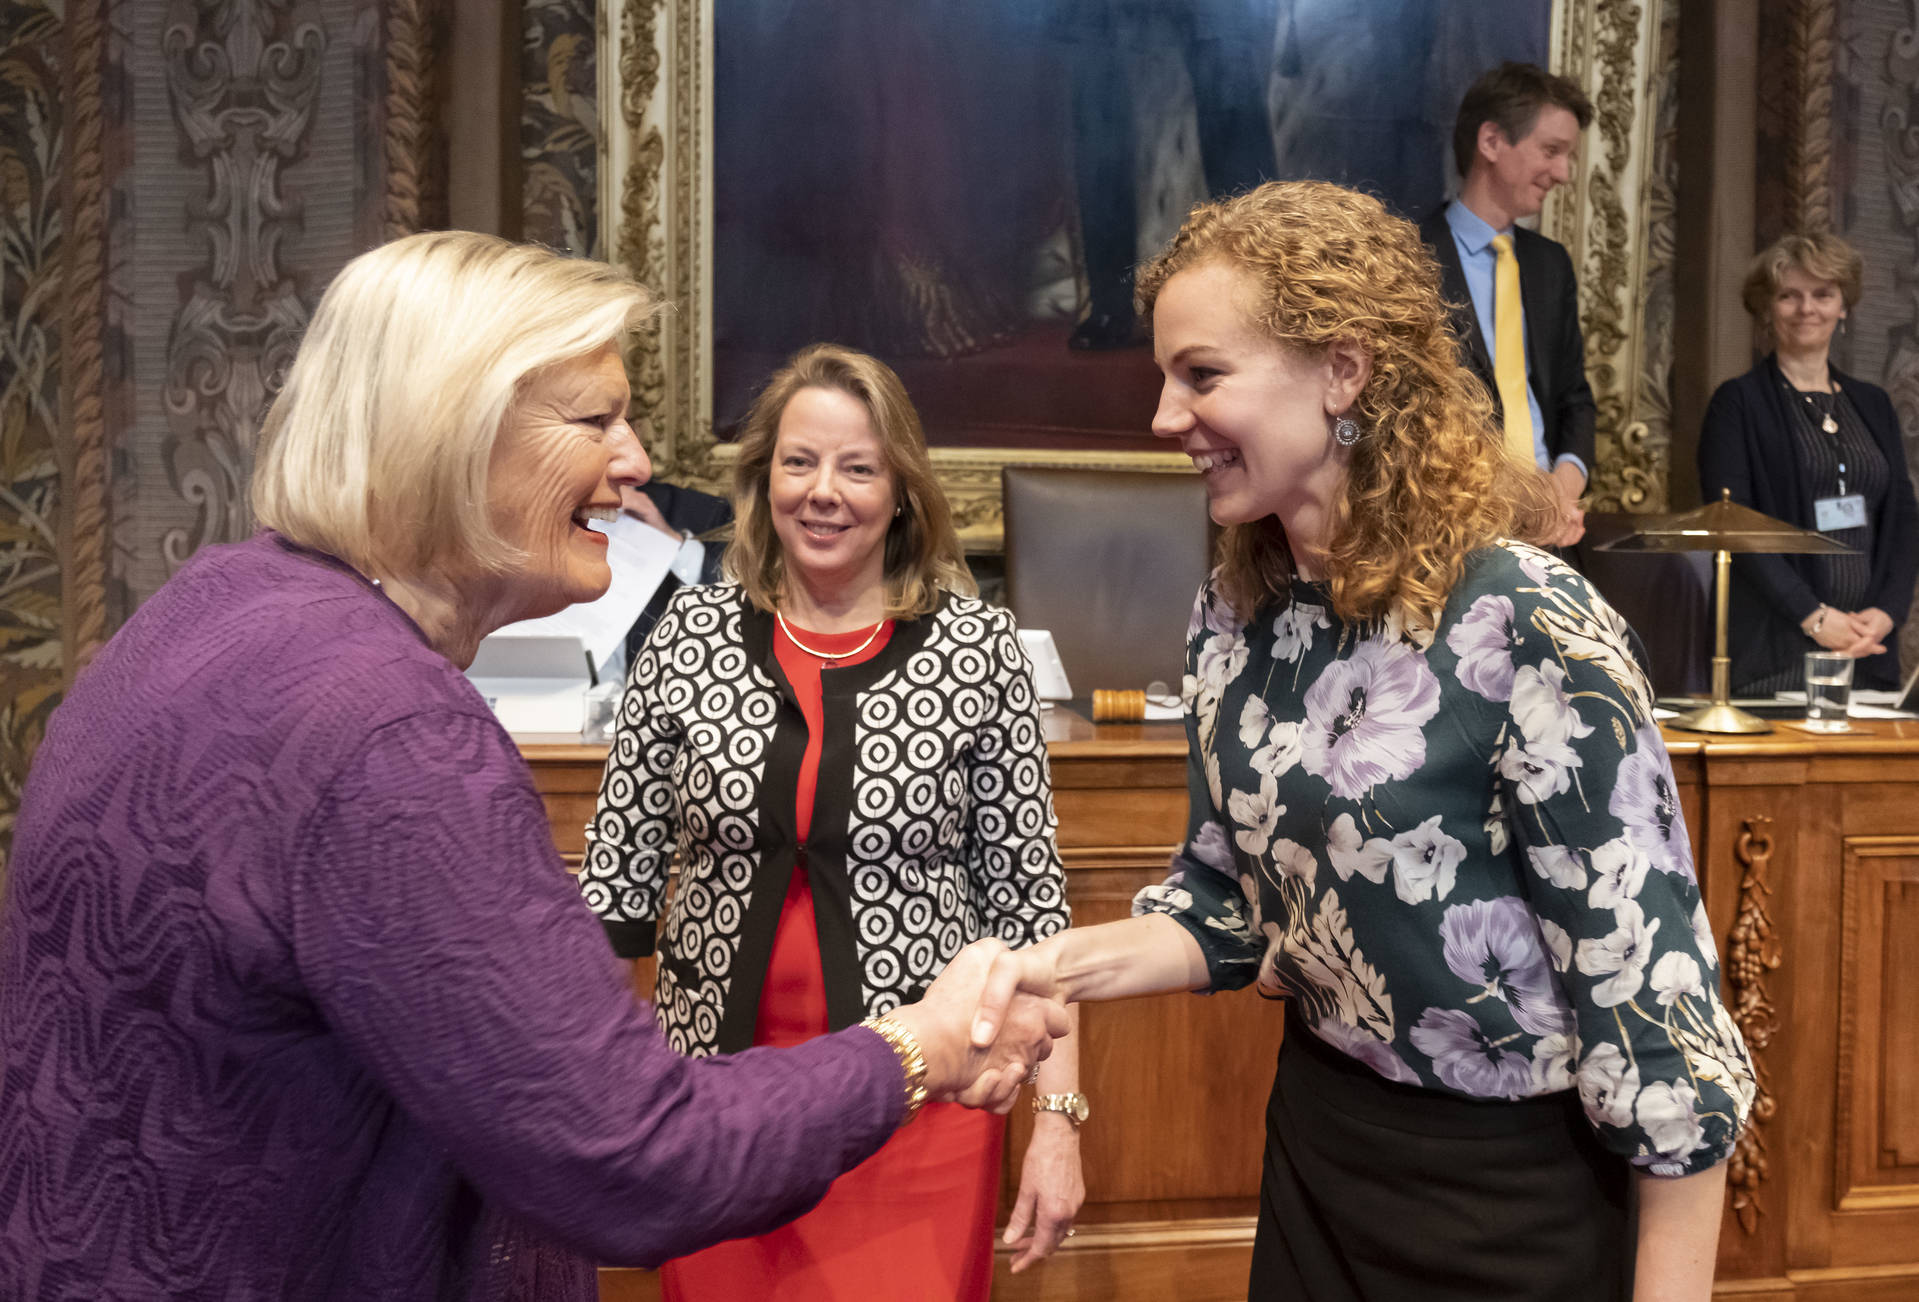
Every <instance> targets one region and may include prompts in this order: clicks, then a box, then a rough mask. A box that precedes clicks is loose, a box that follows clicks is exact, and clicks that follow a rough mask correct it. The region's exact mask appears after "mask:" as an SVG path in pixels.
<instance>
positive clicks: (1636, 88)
mask: <svg viewBox="0 0 1919 1302" xmlns="http://www.w3.org/2000/svg"><path fill="white" fill-rule="evenodd" d="M599 3H600V9H599V40H600V59H599V69H600V78H601V83H600V104H601V109H600V113H601V126H602V130H601V143H600V149H601V154H600V211H601V212H602V213H604V214H606V215H607V220H608V221H609V222H610V223H611V231H612V238H611V239H610V240H609V241H608V249H609V256H610V257H612V258H613V259H614V260H616V261H618V262H620V263H622V264H624V265H625V266H626V267H628V268H629V269H631V270H632V271H633V273H634V274H635V275H636V276H638V277H639V279H640V280H641V281H643V282H644V283H645V284H647V285H649V286H652V287H653V288H655V289H657V290H659V291H660V292H661V293H662V294H663V295H665V297H666V298H667V299H668V300H670V302H671V303H672V304H673V312H672V314H671V315H670V316H669V317H667V318H666V320H665V321H664V322H663V324H662V326H661V328H659V329H657V330H655V331H652V332H649V333H646V334H643V335H641V336H640V337H639V338H637V339H636V340H635V342H634V344H633V346H632V349H631V351H630V353H629V356H628V359H627V360H628V371H629V373H630V374H631V376H632V379H633V390H634V396H635V399H636V401H637V403H638V405H639V407H640V409H641V410H642V411H644V412H646V413H648V415H649V416H650V417H651V419H652V422H653V427H654V429H653V435H652V438H651V440H650V448H651V450H652V452H653V462H654V465H655V468H656V471H657V473H659V474H660V475H661V476H663V477H670V478H672V479H674V480H675V481H676V482H685V483H691V484H695V485H700V486H705V487H709V488H715V487H718V486H719V485H721V484H722V483H723V482H724V479H725V476H726V474H727V470H728V466H729V464H730V456H729V451H730V450H729V449H728V448H726V447H725V446H724V445H717V444H716V443H715V441H714V438H713V412H712V398H711V389H712V338H713V329H712V318H711V309H712V276H711V263H712V254H713V237H712V221H711V212H710V202H711V194H712V140H713V132H712V109H713V104H712V96H713V85H712V76H711V73H712V67H713V0H599ZM1663 12H1664V5H1663V3H1661V0H1554V13H1553V37H1552V63H1553V66H1554V67H1555V68H1557V69H1558V70H1560V71H1561V72H1564V73H1566V74H1568V75H1570V76H1573V77H1575V78H1577V79H1578V80H1579V82H1580V83H1581V84H1582V85H1584V86H1585V87H1587V89H1588V91H1589V93H1591V94H1592V95H1593V98H1594V102H1595V104H1596V106H1597V108H1598V121H1597V123H1596V124H1595V128H1594V131H1593V133H1592V134H1591V136H1590V137H1589V140H1588V144H1587V147H1586V149H1585V150H1584V151H1583V153H1582V157H1581V162H1580V172H1579V176H1578V178H1577V179H1576V183H1575V185H1574V186H1573V187H1572V191H1571V194H1570V196H1569V198H1568V199H1560V201H1559V202H1556V203H1553V204H1551V205H1550V206H1549V207H1548V209H1547V211H1546V213H1545V215H1544V229H1545V230H1547V231H1548V232H1549V233H1550V234H1552V235H1553V237H1554V238H1556V239H1558V240H1560V241H1561V242H1562V243H1564V244H1565V245H1566V246H1567V247H1568V248H1569V249H1571V250H1572V254H1573V259H1574V262H1575V265H1576V266H1578V268H1579V272H1580V281H1581V286H1582V291H1583V297H1584V307H1583V311H1582V315H1583V318H1584V322H1585V327H1586V338H1587V345H1586V346H1587V367H1588V371H1589V373H1590V375H1591V377H1592V381H1593V389H1594V392H1595V394H1596V396H1597V397H1598V400H1599V412H1600V418H1599V428H1600V436H1601V439H1602V445H1601V446H1602V451H1601V462H1602V465H1601V467H1600V471H1599V474H1598V475H1597V476H1596V477H1595V478H1596V483H1595V485H1594V486H1595V489H1596V490H1597V491H1598V495H1599V499H1600V501H1601V502H1602V504H1604V505H1610V506H1618V505H1624V506H1626V507H1628V508H1631V507H1635V506H1637V507H1640V508H1642V509H1644V508H1646V507H1653V508H1656V507H1658V506H1660V505H1663V498H1664V466H1663V453H1664V445H1665V429H1664V422H1665V418H1666V404H1665V399H1664V393H1665V376H1666V371H1667V370H1669V368H1670V356H1671V354H1670V331H1669V330H1668V331H1667V332H1666V333H1665V335H1664V336H1663V338H1664V341H1665V342H1664V349H1665V353H1664V364H1663V366H1660V367H1659V369H1658V371H1657V377H1658V378H1657V383H1656V384H1642V383H1640V377H1641V376H1642V374H1646V369H1647V366H1648V364H1649V363H1652V364H1655V365H1657V364H1658V363H1659V357H1658V356H1657V354H1658V351H1659V349H1658V348H1657V347H1655V348H1654V349H1653V350H1652V353H1653V355H1652V356H1648V349H1647V346H1646V343H1647V341H1646V340H1645V338H1644V337H1643V336H1644V334H1645V331H1644V329H1643V323H1644V321H1645V318H1646V312H1645V306H1646V293H1645V286H1646V284H1647V280H1648V273H1649V271H1650V270H1655V269H1656V267H1657V265H1658V263H1657V259H1658V257H1660V256H1669V250H1670V244H1671V240H1670V233H1668V238H1667V239H1666V241H1665V242H1664V247H1665V249H1666V250H1667V251H1668V253H1667V254H1664V255H1661V254H1655V253H1654V251H1653V250H1652V249H1651V247H1650V245H1651V243H1652V242H1651V241H1650V240H1649V239H1648V231H1649V228H1650V226H1651V224H1652V222H1653V219H1654V207H1655V205H1654V193H1653V192H1654V190H1655V188H1656V187H1655V186H1654V185H1653V184H1652V182H1651V173H1652V169H1653V158H1654V154H1655V149H1654V144H1655V140H1654V131H1655V124H1656V118H1657V117H1658V114H1657V113H1656V112H1655V111H1653V109H1654V108H1655V107H1656V106H1657V104H1658V103H1659V102H1660V98H1661V89H1662V87H1661V83H1662V81H1663V80H1664V79H1665V77H1666V76H1667V73H1668V66H1667V65H1668V62H1669V61H1668V60H1665V59H1662V58H1661V57H1660V45H1661V37H1662V23H1661V18H1662V15H1663ZM1668 216H1669V214H1668ZM1655 408H1656V410H1655ZM934 464H935V465H936V467H937V468H938V470H939V474H940V478H941V481H942V482H943V483H944V484H945V486H946V490H947V492H948V494H949V495H950V496H951V498H952V500H953V505H954V510H955V513H956V516H957V522H958V523H959V525H960V528H961V531H962V536H963V537H964V539H965V541H966V543H967V545H968V546H969V547H971V548H974V549H978V550H996V549H997V548H998V546H999V539H1000V521H1001V516H1000V501H999V472H1000V468H1001V467H1002V466H1006V465H1073V466H1082V467H1086V466H1093V467H1113V468H1126V469H1152V470H1168V471H1177V470H1184V469H1186V468H1187V464H1188V463H1187V461H1186V458H1184V457H1182V456H1179V455H1177V454H1169V453H1158V452H1134V453H1111V452H1060V451H1051V450H1039V449H1028V448H1018V447H1005V448H981V449H958V448H953V449H938V450H936V451H935V452H934Z"/></svg>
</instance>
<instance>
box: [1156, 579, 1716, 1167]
mask: <svg viewBox="0 0 1919 1302" xmlns="http://www.w3.org/2000/svg"><path fill="white" fill-rule="evenodd" d="M1630 636H1631V635H1630V633H1629V631H1628V630H1627V628H1626V625H1625V623H1624V621H1623V620H1621V619H1620V618H1619V616H1618V615H1617V614H1616V613H1614V611H1613V610H1612V609H1611V607H1609V606H1607V605H1606V604H1605V602H1604V601H1603V600H1601V599H1600V598H1599V597H1598V596H1597V595H1596V594H1595V593H1594V592H1593V590H1592V588H1591V587H1589V586H1588V585H1587V583H1586V582H1585V580H1584V579H1582V578H1581V577H1580V576H1579V575H1578V574H1576V573H1575V572H1574V571H1572V570H1571V569H1569V568H1568V567H1567V566H1566V565H1564V564H1563V563H1562V562H1560V561H1559V560H1557V559H1555V558H1554V557H1552V556H1550V555H1548V554H1546V553H1544V552H1542V551H1539V550H1537V549H1536V548H1533V547H1529V546H1526V545H1524V544H1519V543H1505V544H1501V545H1499V546H1496V547H1489V548H1486V549H1484V550H1482V551H1479V552H1476V553H1474V554H1473V555H1472V556H1470V557H1469V558H1468V559H1467V564H1466V568H1465V573H1464V575H1463V576H1462V578H1461V580H1460V582H1459V583H1458V585H1457V586H1456V587H1455V589H1454V591H1453V593H1452V595H1451V598H1450V599H1449V601H1448V602H1447V605H1446V609H1445V611H1444V613H1443V615H1442V617H1441V620H1440V623H1439V627H1438V628H1437V629H1436V630H1419V629H1405V628H1402V627H1399V626H1398V624H1397V622H1396V621H1393V620H1387V621H1384V622H1382V623H1378V624H1374V625H1367V626H1348V625H1345V624H1343V623H1340V622H1338V621H1336V620H1335V619H1334V618H1333V617H1332V614H1331V610H1330V604H1329V602H1328V600H1327V597H1326V593H1325V590H1324V589H1323V588H1322V587H1319V586H1318V585H1315V584H1310V583H1295V584H1294V585H1293V588H1292V590H1291V592H1290V594H1289V595H1288V596H1287V597H1285V598H1282V599H1280V600H1279V601H1278V602H1277V603H1276V604H1275V605H1273V606H1269V607H1268V608H1267V609H1265V610H1262V611H1261V612H1260V614H1259V615H1258V616H1257V617H1256V618H1255V619H1254V620H1253V621H1252V622H1251V623H1242V622H1241V621H1240V620H1239V619H1238V618H1237V617H1236V616H1235V615H1234V614H1233V611H1232V609H1231V607H1230V606H1229V605H1228V604H1227V603H1226V601H1225V599H1224V598H1223V597H1222V596H1220V595H1218V594H1217V593H1216V591H1215V589H1214V585H1213V582H1212V581H1210V580H1209V581H1208V583H1207V585H1206V586H1205V587H1204V588H1202V589H1201V591H1200V594H1199V600H1198V602H1197V603H1196V605H1195V607H1194V613H1193V622H1192V625H1191V627H1190V628H1189V629H1188V633H1187V661H1186V668H1187V672H1186V678H1185V683H1184V697H1185V704H1186V728H1187V736H1188V740H1189V744H1190V748H1191V749H1190V754H1191V757H1192V758H1191V761H1190V762H1191V764H1192V766H1193V770H1194V771H1193V774H1192V790H1193V806H1194V808H1193V815H1192V820H1191V825H1190V827H1189V831H1188V836H1187V840H1186V843H1185V844H1184V845H1183V846H1181V848H1180V850H1179V852H1178V854H1177V855H1176V856H1175V858H1174V863H1173V868H1174V871H1173V873H1172V874H1171V875H1170V876H1169V877H1168V878H1167V879H1166V880H1165V881H1164V882H1163V883H1162V884H1160V885H1158V886H1154V887H1149V888H1148V889H1146V890H1144V891H1142V892H1140V894H1139V896H1138V898H1137V899H1136V900H1135V901H1134V906H1133V907H1134V912H1135V913H1148V912H1158V913H1166V914H1169V915H1171V916H1172V917H1174V918H1175V919H1176V920H1178V921H1179V922H1180V923H1182V924H1183V925H1184V926H1185V927H1186V928H1187V929H1188V930H1189V931H1190V932H1191V933H1192V934H1193V935H1194V936H1195V937H1196V938H1197V939H1198V941H1199V944H1200V947H1201V949H1202V950H1204V952H1205V954H1206V962H1207V966H1208V969H1209V970H1210V972H1211V975H1212V983H1213V987H1214V988H1215V989H1236V988H1238V987H1241V986H1245V985H1247V984H1249V983H1251V982H1253V981H1255V980H1256V981H1257V982H1258V983H1259V986H1260V989H1261V991H1262V992H1263V993H1266V994H1268V995H1272V996H1283V997H1286V998H1290V999H1291V1000H1293V1004H1294V1007H1295V1009H1296V1010H1297V1011H1298V1012H1299V1014H1300V1015H1301V1017H1302V1018H1303V1020H1304V1021H1305V1022H1306V1023H1307V1024H1308V1025H1310V1026H1311V1027H1312V1028H1313V1029H1314V1031H1315V1032H1316V1033H1317V1034H1318V1035H1319V1037H1320V1038H1321V1039H1322V1040H1324V1041H1326V1042H1327V1043H1328V1044H1330V1045H1332V1046H1334V1047H1335V1048H1337V1049H1339V1050H1341V1051H1343V1052H1345V1053H1347V1054H1349V1055H1350V1056H1352V1057H1354V1058H1356V1059H1358V1060H1359V1061H1361V1062H1364V1063H1365V1064H1367V1065H1368V1066H1369V1067H1371V1068H1372V1069H1373V1070H1374V1071H1376V1072H1378V1073H1379V1074H1380V1075H1381V1076H1383V1077H1385V1078H1386V1079H1388V1080H1393V1081H1400V1082H1403V1083H1406V1084H1410V1085H1418V1086H1424V1087H1426V1088H1429V1089H1437V1090H1442V1091H1446V1092H1449V1093H1453V1094H1459V1095H1465V1096H1467V1097H1471V1098H1481V1099H1520V1098H1529V1097H1533V1096H1536V1095H1542V1094H1548V1093H1552V1092H1555V1091H1560V1090H1566V1089H1577V1090H1578V1091H1579V1097H1580V1101H1581V1102H1582V1104H1583V1105H1584V1108H1585V1113H1586V1116H1587V1118H1588V1120H1590V1121H1591V1123H1592V1125H1593V1127H1594V1128H1595V1130H1596V1131H1597V1132H1598V1134H1599V1137H1600V1139H1601V1141H1602V1142H1603V1143H1605V1144H1606V1145H1607V1147H1609V1148H1610V1149H1612V1150H1614V1151H1617V1152H1619V1153H1621V1154H1623V1155H1625V1156H1627V1157H1629V1158H1630V1159H1631V1160H1632V1161H1633V1162H1634V1163H1635V1164H1637V1165H1639V1166H1641V1167H1644V1168H1646V1169H1648V1170H1650V1171H1651V1172H1652V1173H1653V1174H1656V1175H1666V1176H1676V1175H1685V1174H1689V1173H1691V1172H1694V1171H1699V1170H1704V1169H1706V1168H1708V1167H1710V1166H1712V1165H1714V1164H1715V1163H1717V1162H1718V1161H1720V1160H1721V1159H1722V1158H1724V1157H1725V1156H1726V1155H1727V1154H1728V1153H1729V1152H1730V1151H1731V1149H1732V1145H1733V1141H1734V1139H1735V1138H1736V1136H1737V1134H1738V1131H1739V1128H1740V1126H1741V1124H1743V1122H1744V1119H1745V1116H1746V1112H1747V1109H1748V1108H1749V1107H1750V1106H1751V1103H1752V1096H1753V1075H1752V1065H1751V1061H1750V1059H1749V1058H1748V1057H1747V1054H1746V1048H1745V1045H1744V1043H1743V1041H1742V1040H1741V1038H1740V1035H1739V1031H1738V1029H1737V1028H1736V1027H1735V1026H1734V1025H1733V1023H1732V1019H1731V1017H1730V1016H1729V1015H1728V1014H1727V1011H1726V1008H1725V1005H1724V1004H1723V1003H1722V1002H1721V1000H1720V998H1719V992H1718V958H1717V955H1716V952H1715V950H1714V947H1713V939H1712V934H1711V931H1710V930H1709V928H1708V926H1707V923H1706V912H1705V907H1704V905H1703V904H1702V902H1701V900H1700V896H1699V888H1698V885H1697V883H1696V881H1695V879H1694V876H1693V866H1692V853H1691V849H1690V846H1689V843H1688V841H1687V838H1686V827H1685V823H1684V820H1683V819H1682V817H1681V814H1680V809H1679V799H1678V792H1677V790H1676V788H1675V784H1674V780H1673V775H1672V766H1671V763H1670V762H1669V760H1668V759H1667V756H1666V749H1665V745H1664V743H1663V742H1662V741H1661V739H1660V734H1659V729H1658V726H1657V725H1656V724H1655V723H1654V722H1653V721H1652V699H1651V692H1650V690H1649V688H1648V685H1647V682H1646V678H1645V676H1644V674H1643V673H1642V672H1641V671H1640V669H1639V667H1638V665H1637V663H1636V662H1635V661H1634V659H1633V656H1632V654H1631V651H1630V650H1629V644H1628V639H1629V638H1630Z"/></svg>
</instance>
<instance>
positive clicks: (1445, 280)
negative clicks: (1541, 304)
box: [1424, 206, 1498, 401]
mask: <svg viewBox="0 0 1919 1302" xmlns="http://www.w3.org/2000/svg"><path fill="white" fill-rule="evenodd" d="M1424 234H1425V236H1426V244H1427V247H1429V248H1431V249H1432V251H1433V256H1434V257H1436V258H1438V259H1439V294H1440V297H1441V298H1443V299H1445V300H1446V302H1447V303H1448V304H1450V305H1451V309H1452V319H1453V333H1454V334H1456V335H1458V336H1459V343H1460V347H1462V348H1463V349H1465V351H1466V360H1467V363H1468V364H1469V365H1470V366H1471V367H1472V369H1473V370H1474V371H1476V372H1478V374H1479V378H1480V379H1482V380H1484V381H1485V382H1486V387H1487V388H1488V389H1493V390H1494V392H1495V394H1496V393H1497V389H1496V388H1495V386H1494V384H1493V359H1492V356H1491V354H1489V353H1488V352H1487V351H1486V337H1485V335H1484V334H1483V333H1482V332H1481V331H1480V328H1479V317H1478V315H1477V314H1476V313H1474V311H1473V296H1472V293H1471V291H1469V290H1468V289H1467V288H1466V270H1465V268H1464V267H1462V266H1461V265H1460V262H1459V246H1458V245H1457V244H1456V243H1454V242H1453V228H1452V223H1450V222H1448V221H1447V220H1446V209H1445V208H1444V207H1443V206H1442V207H1441V208H1440V209H1439V211H1438V212H1435V213H1434V214H1433V215H1432V216H1430V217H1428V218H1427V219H1426V222H1425V229H1424ZM1497 400H1498V399H1497V398H1496V397H1495V399H1494V401H1497Z"/></svg>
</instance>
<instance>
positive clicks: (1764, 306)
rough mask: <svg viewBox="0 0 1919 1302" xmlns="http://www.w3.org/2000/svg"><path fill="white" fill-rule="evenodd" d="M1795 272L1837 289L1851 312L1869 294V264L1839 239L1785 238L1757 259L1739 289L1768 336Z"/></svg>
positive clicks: (1822, 236)
mask: <svg viewBox="0 0 1919 1302" xmlns="http://www.w3.org/2000/svg"><path fill="white" fill-rule="evenodd" d="M1793 270H1798V271H1803V272H1805V273H1806V274H1807V275H1808V276H1811V277H1812V278H1813V279H1814V280H1826V281H1831V282H1832V283H1833V284H1835V285H1837V286H1838V287H1839V293H1840V295H1841V296H1842V297H1843V298H1844V299H1845V300H1846V307H1847V309H1848V310H1850V309H1851V307H1852V305H1853V304H1854V303H1857V302H1858V301H1859V296H1860V294H1861V293H1863V292H1864V290H1865V280H1866V264H1865V260H1864V259H1863V258H1861V257H1860V256H1859V251H1858V250H1857V249H1855V248H1853V247H1852V245H1850V244H1848V243H1846V242H1845V241H1844V240H1842V239H1840V238H1839V237H1838V236H1837V235H1829V234H1826V233H1824V232H1814V233H1813V234H1811V235H1782V236H1781V237H1780V238H1778V239H1776V240H1774V241H1773V242H1772V243H1771V244H1769V245H1767V246H1766V247H1765V248H1763V249H1761V250H1760V251H1759V252H1758V254H1757V255H1755V256H1754V257H1753V260H1752V262H1751V263H1749V264H1748V265H1747V267H1746V280H1745V283H1744V284H1743V285H1741V286H1740V288H1739V297H1740V301H1742V302H1743V303H1745V305H1746V311H1748V312H1750V313H1751V314H1752V319H1753V320H1754V321H1755V322H1756V323H1758V325H1759V328H1760V329H1761V330H1762V331H1764V332H1766V333H1767V334H1770V333H1771V331H1772V301H1773V299H1774V298H1776V297H1778V294H1779V286H1780V285H1781V284H1782V283H1784V281H1785V279H1786V273H1787V272H1788V271H1793Z"/></svg>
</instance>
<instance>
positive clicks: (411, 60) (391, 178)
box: [380, 0, 442, 240]
mask: <svg viewBox="0 0 1919 1302" xmlns="http://www.w3.org/2000/svg"><path fill="white" fill-rule="evenodd" d="M385 3H386V130H385V140H386V169H385V170H386V185H385V195H384V199H383V201H382V204H381V211H380V227H381V234H382V236H383V237H384V238H385V239H389V240H392V239H398V238H399V237H400V236H402V235H411V234H412V233H413V232H415V231H421V230H426V229H429V228H430V227H433V226H437V225H439V223H440V221H441V220H442V217H441V213H440V211H439V208H440V199H441V194H440V185H439V180H438V175H437V173H438V162H439V160H438V157H437V153H436V145H435V140H436V137H435V131H434V121H433V117H434V106H435V102H436V100H437V98H438V90H439V88H438V84H437V81H436V79H435V75H434V74H435V63H434V57H433V44H434V29H435V27H436V25H437V23H438V21H439V16H440V6H439V0H385Z"/></svg>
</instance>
